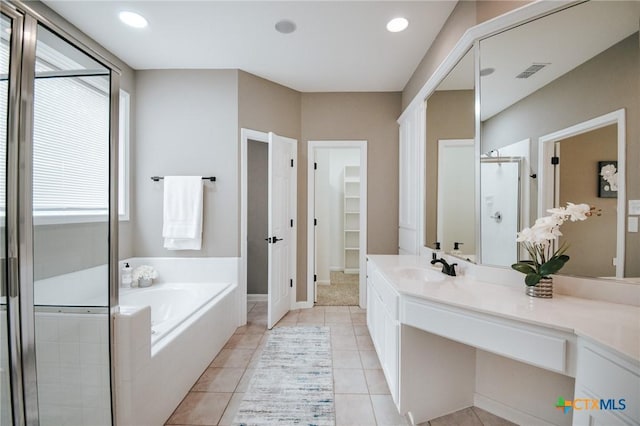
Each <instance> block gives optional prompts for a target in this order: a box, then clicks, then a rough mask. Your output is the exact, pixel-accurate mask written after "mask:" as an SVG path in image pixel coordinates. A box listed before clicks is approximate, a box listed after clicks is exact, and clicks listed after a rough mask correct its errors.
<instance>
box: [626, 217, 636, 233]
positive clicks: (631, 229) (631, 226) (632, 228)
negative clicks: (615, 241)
mask: <svg viewBox="0 0 640 426" xmlns="http://www.w3.org/2000/svg"><path fill="white" fill-rule="evenodd" d="M627 230H628V231H629V232H638V218H637V217H635V216H634V217H629V224H628V226H627Z"/></svg>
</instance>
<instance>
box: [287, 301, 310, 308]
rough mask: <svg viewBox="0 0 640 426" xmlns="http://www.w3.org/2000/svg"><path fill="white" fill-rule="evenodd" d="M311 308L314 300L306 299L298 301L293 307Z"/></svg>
mask: <svg viewBox="0 0 640 426" xmlns="http://www.w3.org/2000/svg"><path fill="white" fill-rule="evenodd" d="M310 308H313V302H307V301H306V300H305V301H302V302H296V303H294V305H293V306H292V307H291V309H310Z"/></svg>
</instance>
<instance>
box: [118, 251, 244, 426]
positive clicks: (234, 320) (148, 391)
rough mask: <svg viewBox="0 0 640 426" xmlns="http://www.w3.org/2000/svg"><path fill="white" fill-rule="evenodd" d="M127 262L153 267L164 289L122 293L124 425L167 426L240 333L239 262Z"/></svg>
mask: <svg viewBox="0 0 640 426" xmlns="http://www.w3.org/2000/svg"><path fill="white" fill-rule="evenodd" d="M127 261H128V262H129V263H130V264H131V266H133V267H134V268H135V267H136V266H138V265H143V264H146V265H151V266H153V267H154V268H155V269H156V270H157V271H158V273H159V277H158V281H160V282H159V283H156V284H153V285H152V286H151V287H147V288H133V289H126V290H124V289H120V312H119V313H118V314H116V315H115V323H114V327H115V334H116V335H115V339H116V354H115V357H116V358H115V365H116V366H117V370H116V374H117V383H118V387H117V392H116V396H117V404H116V407H117V423H118V424H119V425H122V426H127V425H162V424H164V423H165V422H166V420H167V419H168V418H169V416H170V415H171V413H172V412H173V410H174V409H175V408H176V407H177V406H178V404H179V403H180V401H181V400H182V399H183V398H184V396H185V395H186V394H187V392H188V391H189V389H190V388H191V386H193V384H194V383H195V382H196V380H197V379H198V377H199V376H200V375H201V374H202V372H203V371H204V370H205V369H206V368H207V366H208V365H209V363H211V360H212V359H213V358H214V357H215V356H216V355H217V354H218V352H219V351H220V350H221V349H222V347H223V346H224V345H225V343H226V342H227V340H228V339H229V338H230V337H231V335H233V333H234V332H235V329H236V327H237V326H238V323H239V318H238V309H237V307H238V294H237V293H238V291H237V288H238V274H237V271H238V259H237V258H197V259H195V258H184V259H179V258H164V259H163V258H145V259H140V258H138V259H136V258H134V259H128V260H127ZM179 279H182V280H183V282H181V283H178V282H177V281H178V280H179ZM162 280H166V281H169V282H162ZM171 281H175V282H171Z"/></svg>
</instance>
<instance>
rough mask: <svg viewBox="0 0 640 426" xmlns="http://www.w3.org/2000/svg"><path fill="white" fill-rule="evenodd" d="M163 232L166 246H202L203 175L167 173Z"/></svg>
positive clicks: (176, 247) (170, 247)
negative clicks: (174, 174) (169, 174)
mask: <svg viewBox="0 0 640 426" xmlns="http://www.w3.org/2000/svg"><path fill="white" fill-rule="evenodd" d="M162 236H163V237H164V247H165V248H166V249H169V250H200V248H201V247H202V177H201V176H166V177H165V178H164V209H163V225H162Z"/></svg>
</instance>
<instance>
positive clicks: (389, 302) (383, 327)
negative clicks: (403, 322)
mask: <svg viewBox="0 0 640 426" xmlns="http://www.w3.org/2000/svg"><path fill="white" fill-rule="evenodd" d="M398 300H399V296H398V293H397V292H396V291H395V290H394V289H393V287H392V286H391V284H389V283H388V282H387V281H386V279H385V278H384V277H383V276H382V274H381V273H380V271H378V270H377V269H376V267H375V265H374V264H373V263H372V262H367V326H368V328H369V334H371V340H372V341H373V346H374V347H375V350H376V352H377V354H378V359H379V360H380V365H381V366H382V371H383V372H384V376H385V378H386V379H387V384H388V385H389V391H390V392H391V396H392V398H393V401H394V402H395V403H396V405H397V404H398V350H399V347H398V344H399V332H400V323H399V322H398Z"/></svg>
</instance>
